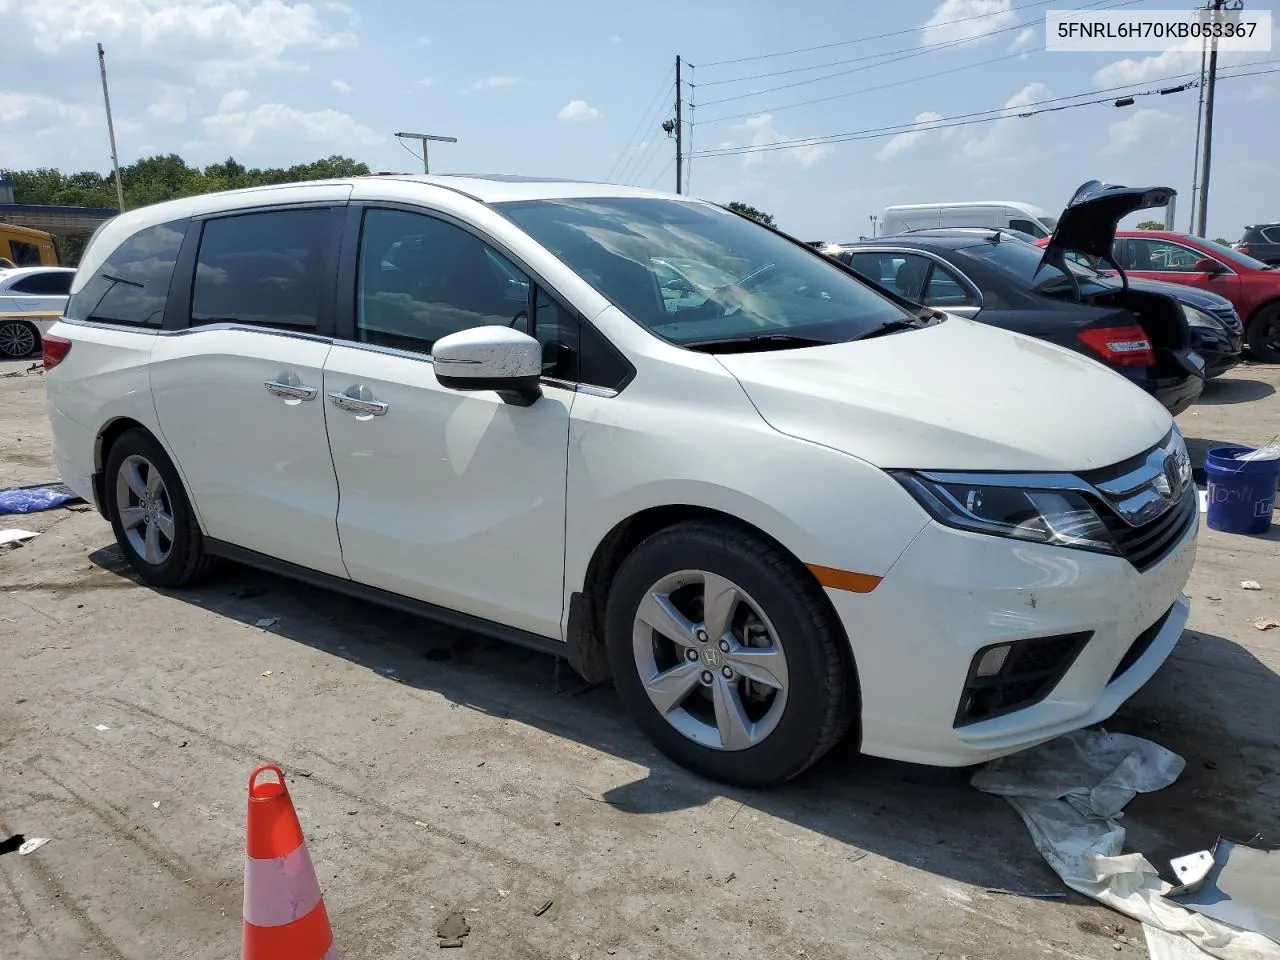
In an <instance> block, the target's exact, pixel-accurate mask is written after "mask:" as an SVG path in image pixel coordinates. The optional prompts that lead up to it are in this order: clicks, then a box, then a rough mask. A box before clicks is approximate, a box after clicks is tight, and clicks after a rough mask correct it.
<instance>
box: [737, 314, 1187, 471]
mask: <svg viewBox="0 0 1280 960" xmlns="http://www.w3.org/2000/svg"><path fill="white" fill-rule="evenodd" d="M716 359H718V360H719V361H720V362H721V363H722V364H723V365H724V366H725V367H726V368H727V369H728V370H729V372H730V373H732V374H733V375H734V376H735V377H737V379H738V381H739V382H740V383H741V384H742V387H743V389H744V390H745V391H746V393H747V396H748V397H749V398H750V399H751V402H752V403H753V404H754V405H755V407H756V409H757V410H759V411H760V415H761V416H762V417H764V419H765V421H766V422H767V423H768V424H769V425H770V426H772V427H773V428H774V429H775V430H778V431H779V432H781V433H784V434H787V435H789V436H793V437H797V438H800V439H802V440H807V441H810V442H811V443H818V444H821V445H823V446H826V447H832V448H834V449H836V450H840V451H843V452H845V453H848V454H850V455H852V456H855V457H858V458H859V459H862V460H865V461H868V462H869V463H872V464H874V465H875V466H877V467H881V468H884V469H891V468H909V469H917V470H930V469H932V470H1002V471H1020V472H1021V471H1029V472H1050V471H1052V472H1057V471H1080V470H1089V469H1093V468H1095V467H1103V466H1110V465H1111V464H1114V463H1118V462H1120V461H1121V460H1125V459H1127V458H1128V457H1132V456H1134V455H1136V454H1138V453H1141V452H1143V451H1144V450H1146V449H1148V448H1150V447H1152V446H1154V445H1155V444H1156V443H1159V442H1160V440H1161V439H1162V438H1163V437H1164V435H1165V434H1166V433H1168V431H1169V427H1170V425H1171V423H1172V419H1171V418H1170V416H1169V414H1168V413H1167V412H1166V411H1165V409H1164V407H1162V406H1161V405H1160V404H1159V403H1158V402H1156V401H1155V400H1154V399H1152V398H1151V397H1150V396H1149V395H1148V394H1146V393H1145V392H1144V391H1143V390H1141V389H1139V388H1138V387H1136V386H1134V385H1133V384H1132V383H1130V382H1129V381H1128V380H1126V379H1125V378H1124V377H1122V376H1121V375H1120V374H1118V373H1114V372H1112V371H1111V370H1109V369H1107V368H1106V367H1104V366H1102V365H1101V364H1100V363H1095V362H1094V361H1093V360H1090V359H1089V358H1087V357H1084V356H1082V355H1080V354H1077V353H1073V352H1071V351H1069V350H1065V349H1062V348H1060V347H1055V346H1053V345H1052V344H1049V343H1045V342H1044V341H1042V340H1035V339H1033V338H1031V337H1024V336H1021V335H1019V334H1015V333H1009V332H1007V331H1005V330H1000V329H998V328H995V327H990V326H986V325H984V324H980V323H975V322H972V321H968V320H963V319H960V318H958V317H950V318H948V319H947V320H946V321H945V322H944V323H939V324H937V325H935V326H932V327H925V328H923V329H920V330H910V331H907V332H904V333H899V334H892V335H890V336H885V337H878V338H876V339H874V340H863V341H855V342H853V343H840V344H832V345H831V346H823V347H809V348H804V349H799V350H778V351H770V352H762V353H736V354H717V355H716ZM1101 425H1105V426H1101Z"/></svg>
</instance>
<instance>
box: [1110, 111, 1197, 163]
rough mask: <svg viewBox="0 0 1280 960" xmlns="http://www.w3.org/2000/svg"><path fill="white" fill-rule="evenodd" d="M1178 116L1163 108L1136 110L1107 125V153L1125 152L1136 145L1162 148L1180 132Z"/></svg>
mask: <svg viewBox="0 0 1280 960" xmlns="http://www.w3.org/2000/svg"><path fill="white" fill-rule="evenodd" d="M1178 126H1179V124H1178V118H1177V117H1175V116H1174V115H1173V114H1171V113H1165V112H1164V111H1163V110H1149V109H1143V110H1135V111H1134V112H1133V113H1131V114H1129V116H1127V117H1125V118H1124V119H1123V120H1116V121H1115V122H1114V123H1110V124H1108V125H1107V133H1108V138H1107V145H1106V147H1105V148H1104V152H1105V153H1125V152H1127V151H1129V150H1132V149H1134V148H1135V147H1143V148H1148V149H1149V148H1151V147H1154V146H1157V145H1159V147H1160V149H1163V148H1164V146H1165V145H1166V144H1167V143H1168V142H1169V140H1170V139H1171V138H1172V137H1174V136H1176V135H1177V133H1178V129H1177V128H1178Z"/></svg>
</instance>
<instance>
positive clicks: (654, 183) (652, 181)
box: [649, 157, 676, 189]
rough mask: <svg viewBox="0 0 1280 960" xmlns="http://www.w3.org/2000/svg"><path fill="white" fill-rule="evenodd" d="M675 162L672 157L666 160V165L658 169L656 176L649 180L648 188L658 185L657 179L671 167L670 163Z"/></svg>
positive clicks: (663, 175)
mask: <svg viewBox="0 0 1280 960" xmlns="http://www.w3.org/2000/svg"><path fill="white" fill-rule="evenodd" d="M675 162H676V161H675V158H674V157H672V158H671V159H670V160H668V161H667V165H666V166H665V167H663V168H662V169H661V170H659V171H658V175H657V176H656V177H654V178H653V179H652V180H650V181H649V188H650V189H652V188H653V187H656V186H657V185H658V181H659V180H661V179H662V178H663V177H665V176H666V175H667V171H668V170H670V169H671V167H672V165H673V164H674V163H675Z"/></svg>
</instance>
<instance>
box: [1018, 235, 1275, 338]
mask: <svg viewBox="0 0 1280 960" xmlns="http://www.w3.org/2000/svg"><path fill="white" fill-rule="evenodd" d="M1045 242H1046V241H1044V240H1041V241H1039V242H1038V243H1037V246H1041V247H1043V246H1044V245H1045ZM1111 255H1112V258H1113V259H1114V260H1115V261H1116V263H1118V264H1119V265H1120V266H1121V267H1122V268H1123V269H1124V272H1125V273H1126V274H1128V275H1129V276H1131V277H1145V278H1146V279H1149V280H1167V281H1172V282H1174V283H1185V284H1189V285H1190V286H1193V287H1199V288H1200V289H1202V290H1209V291H1211V292H1213V293H1216V294H1219V295H1220V296H1223V297H1226V298H1227V299H1228V300H1230V301H1231V303H1232V305H1233V306H1234V307H1235V308H1236V313H1238V314H1240V318H1241V319H1242V320H1243V321H1244V339H1245V343H1247V344H1248V345H1249V350H1250V351H1251V352H1252V353H1253V355H1254V358H1255V359H1257V360H1261V361H1263V362H1265V363H1280V268H1276V267H1271V266H1268V265H1267V264H1265V263H1263V262H1262V261H1261V260H1255V259H1253V257H1250V256H1246V255H1245V254H1243V253H1239V252H1238V251H1236V250H1232V249H1231V248H1230V247H1224V246H1222V244H1219V243H1214V242H1213V241H1212V240H1205V239H1204V238H1203V237H1195V236H1192V235H1191V234H1189V233H1171V232H1169V231H1166V230H1126V231H1121V232H1118V233H1117V234H1116V240H1115V243H1114V244H1113V245H1112V247H1111Z"/></svg>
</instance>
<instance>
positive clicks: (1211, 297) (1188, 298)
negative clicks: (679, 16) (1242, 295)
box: [1129, 277, 1234, 310]
mask: <svg viewBox="0 0 1280 960" xmlns="http://www.w3.org/2000/svg"><path fill="white" fill-rule="evenodd" d="M1129 288H1130V289H1132V290H1145V291H1146V292H1147V293H1163V294H1165V295H1166V296H1170V297H1173V298H1174V299H1176V300H1178V301H1180V302H1182V303H1188V304H1190V305H1191V306H1193V307H1198V308H1199V309H1201V310H1232V309H1234V308H1233V307H1232V306H1231V301H1230V300H1228V299H1227V298H1226V297H1223V296H1219V295H1218V294H1216V293H1214V292H1213V291H1211V290H1201V289H1200V288H1199V287H1193V286H1190V285H1189V284H1185V283H1166V282H1165V281H1164V280H1147V279H1145V278H1142V277H1138V278H1134V277H1130V278H1129Z"/></svg>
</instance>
